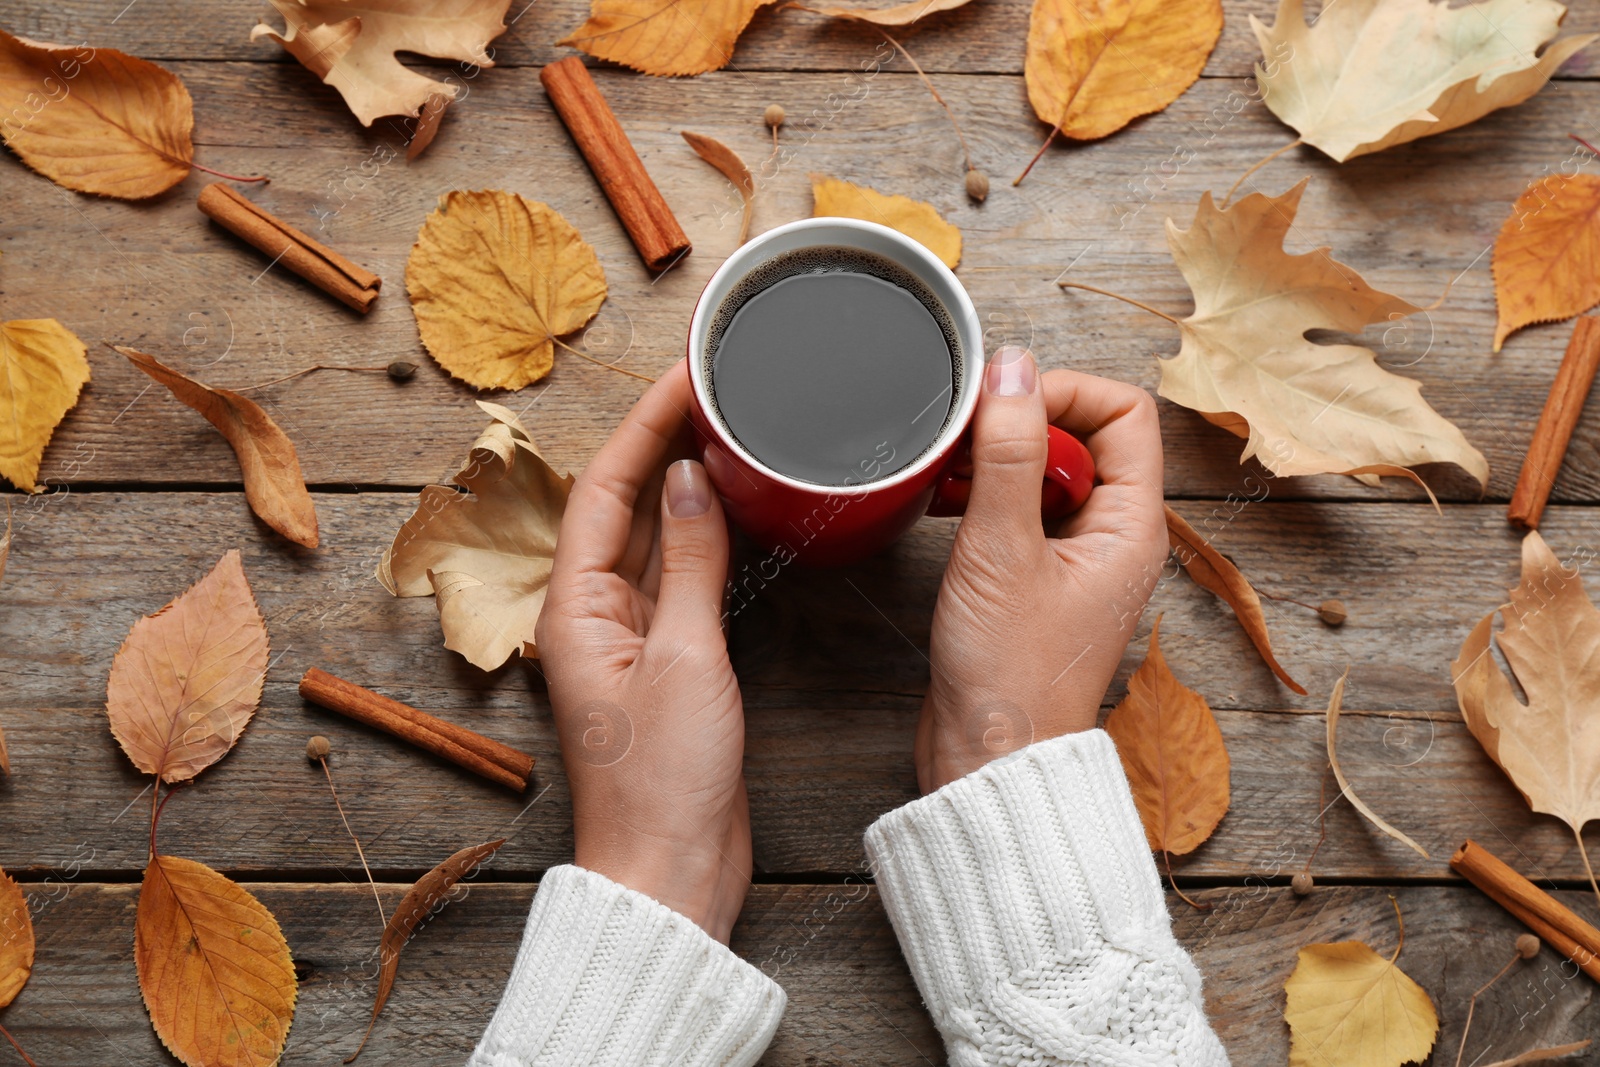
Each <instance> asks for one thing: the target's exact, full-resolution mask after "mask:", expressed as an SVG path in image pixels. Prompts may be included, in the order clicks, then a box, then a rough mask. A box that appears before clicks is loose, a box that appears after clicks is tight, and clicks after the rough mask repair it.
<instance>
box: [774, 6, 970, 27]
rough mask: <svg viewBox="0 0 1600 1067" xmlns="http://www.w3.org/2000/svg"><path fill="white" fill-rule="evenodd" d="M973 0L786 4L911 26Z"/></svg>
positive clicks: (837, 15)
mask: <svg viewBox="0 0 1600 1067" xmlns="http://www.w3.org/2000/svg"><path fill="white" fill-rule="evenodd" d="M970 2H971V0H909V2H908V3H904V4H895V5H894V6H893V7H810V6H808V5H806V4H785V5H784V6H785V7H796V8H799V9H800V10H802V11H810V12H812V13H813V14H816V15H827V16H828V17H829V18H835V19H850V20H851V21H853V22H870V23H872V24H873V25H874V26H909V25H911V24H912V23H913V22H916V21H917V20H918V19H923V18H927V17H928V16H929V15H935V14H938V13H939V12H941V11H954V10H955V9H956V8H958V7H964V6H965V5H966V4H968V3H970Z"/></svg>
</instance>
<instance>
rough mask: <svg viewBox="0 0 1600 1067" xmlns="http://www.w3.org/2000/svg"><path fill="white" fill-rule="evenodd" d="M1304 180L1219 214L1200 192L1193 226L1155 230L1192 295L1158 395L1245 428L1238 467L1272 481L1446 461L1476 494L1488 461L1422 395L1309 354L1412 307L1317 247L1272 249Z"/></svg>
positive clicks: (1372, 362) (1373, 368) (1402, 382)
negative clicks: (1250, 462)
mask: <svg viewBox="0 0 1600 1067" xmlns="http://www.w3.org/2000/svg"><path fill="white" fill-rule="evenodd" d="M1305 187H1306V180H1302V181H1301V182H1300V183H1299V184H1298V185H1296V186H1295V187H1294V188H1293V189H1291V190H1289V191H1288V192H1287V193H1284V194H1283V195H1282V196H1278V197H1268V196H1264V195H1262V194H1260V193H1252V194H1251V195H1249V196H1247V197H1244V198H1243V199H1241V200H1239V201H1238V202H1236V203H1235V204H1233V205H1232V206H1231V207H1228V208H1226V209H1221V210H1219V209H1218V208H1217V207H1216V205H1215V203H1213V201H1212V199H1211V194H1210V193H1209V192H1208V193H1205V194H1204V195H1202V196H1201V198H1200V206H1199V208H1198V209H1197V210H1196V212H1195V220H1194V224H1193V225H1192V226H1190V227H1189V229H1187V230H1182V229H1179V228H1178V227H1177V226H1176V225H1175V224H1174V223H1173V221H1172V220H1171V219H1168V220H1167V242H1168V244H1169V245H1171V247H1172V257H1173V259H1174V260H1175V261H1176V262H1177V265H1178V269H1179V270H1180V271H1182V272H1183V277H1184V280H1185V281H1187V282H1188V283H1189V288H1190V289H1191V290H1192V291H1193V293H1194V299H1195V310H1194V314H1193V315H1190V316H1189V317H1188V318H1187V319H1185V320H1183V321H1182V322H1181V323H1179V324H1178V325H1179V329H1180V330H1181V332H1182V337H1183V344H1182V347H1181V349H1180V350H1179V352H1178V355H1177V356H1175V357H1173V358H1171V359H1164V360H1162V362H1161V387H1160V390H1159V391H1160V394H1161V395H1162V396H1164V397H1166V398H1167V399H1168V400H1171V401H1173V402H1174V403H1176V404H1181V405H1183V406H1184V407H1186V408H1191V409H1193V410H1195V411H1198V412H1201V413H1203V414H1206V415H1207V417H1208V418H1210V417H1213V416H1216V417H1219V418H1220V417H1226V418H1230V419H1233V420H1235V426H1234V427H1233V428H1235V429H1236V430H1237V429H1238V428H1239V425H1238V424H1240V423H1242V424H1244V425H1247V426H1248V431H1249V432H1248V439H1247V443H1246V445H1245V450H1244V455H1243V457H1242V458H1244V459H1249V458H1251V457H1255V458H1256V459H1258V460H1259V461H1260V462H1261V464H1262V465H1263V466H1265V467H1266V468H1267V469H1268V470H1270V471H1271V472H1272V473H1273V474H1274V475H1277V476H1280V477H1285V476H1293V475H1303V474H1342V473H1346V472H1358V471H1363V470H1371V469H1373V468H1375V467H1376V466H1377V465H1381V464H1389V465H1393V466H1399V467H1414V466H1417V465H1418V464H1422V463H1454V464H1456V465H1457V466H1459V467H1461V468H1462V469H1464V470H1466V471H1467V473H1469V474H1471V475H1472V476H1473V477H1474V478H1476V479H1477V480H1478V482H1479V483H1480V484H1484V485H1486V484H1488V478H1489V463H1488V461H1487V460H1486V459H1484V457H1483V453H1481V452H1479V451H1478V450H1477V449H1476V448H1473V447H1472V445H1470V444H1469V443H1468V442H1467V439H1466V437H1464V436H1463V435H1462V433H1461V431H1460V430H1459V429H1457V428H1456V426H1455V425H1454V424H1453V423H1451V422H1449V421H1448V420H1446V419H1445V418H1443V417H1442V416H1441V415H1439V413H1438V412H1436V411H1434V410H1433V408H1431V407H1429V406H1428V404H1427V402H1426V401H1424V400H1423V399H1422V386H1421V385H1420V384H1419V383H1418V382H1416V381H1415V380H1414V379H1411V378H1404V377H1401V376H1400V375H1398V374H1392V373H1390V372H1389V371H1387V370H1385V369H1384V368H1383V367H1381V366H1380V365H1379V364H1378V359H1377V356H1376V355H1375V354H1374V353H1373V352H1372V350H1371V349H1368V348H1363V347H1361V346H1359V345H1349V344H1331V345H1330V344H1314V343H1312V342H1311V341H1308V340H1307V339H1306V336H1305V335H1306V333H1307V332H1308V331H1310V330H1319V329H1320V330H1337V331H1340V332H1343V333H1360V332H1361V331H1362V330H1363V329H1364V328H1365V327H1366V326H1368V325H1369V324H1371V323H1375V322H1387V321H1390V320H1391V319H1396V318H1400V317H1403V316H1406V315H1410V314H1412V313H1413V312H1415V311H1418V310H1420V309H1419V308H1417V307H1416V306H1414V305H1412V304H1410V303H1407V302H1406V301H1404V300H1401V299H1400V298H1399V297H1396V296H1391V295H1390V294H1388V293H1384V292H1380V291H1378V290H1376V289H1374V288H1372V287H1371V286H1370V285H1368V284H1367V283H1366V282H1365V281H1364V280H1363V279H1362V278H1361V276H1360V275H1359V274H1357V273H1356V272H1355V271H1354V270H1352V269H1351V268H1350V267H1348V266H1345V265H1344V264H1342V263H1339V262H1338V261H1337V260H1335V259H1333V257H1332V256H1330V255H1329V254H1328V250H1327V249H1326V248H1319V249H1315V250H1313V251H1311V252H1306V253H1303V254H1300V255H1290V254H1288V253H1286V252H1285V251H1284V250H1283V240H1284V237H1285V236H1286V235H1287V234H1288V232H1289V228H1290V227H1291V225H1293V223H1294V217H1295V213H1296V211H1297V210H1298V209H1299V205H1300V196H1301V194H1302V193H1303V192H1304V191H1305Z"/></svg>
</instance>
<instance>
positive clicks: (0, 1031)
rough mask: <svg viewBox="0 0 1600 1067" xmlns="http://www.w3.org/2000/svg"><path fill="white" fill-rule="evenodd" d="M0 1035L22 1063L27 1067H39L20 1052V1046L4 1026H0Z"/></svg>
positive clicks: (24, 1053)
mask: <svg viewBox="0 0 1600 1067" xmlns="http://www.w3.org/2000/svg"><path fill="white" fill-rule="evenodd" d="M0 1035H3V1036H4V1037H5V1039H6V1040H7V1041H9V1042H11V1047H12V1048H14V1049H16V1050H17V1055H18V1056H21V1057H22V1062H23V1063H26V1064H27V1065H28V1067H39V1065H38V1064H37V1063H34V1062H33V1060H32V1059H31V1058H30V1057H29V1056H28V1054H27V1053H26V1052H24V1051H22V1046H21V1045H19V1044H17V1039H16V1038H14V1037H12V1036H11V1031H10V1030H7V1029H6V1028H5V1027H4V1026H0Z"/></svg>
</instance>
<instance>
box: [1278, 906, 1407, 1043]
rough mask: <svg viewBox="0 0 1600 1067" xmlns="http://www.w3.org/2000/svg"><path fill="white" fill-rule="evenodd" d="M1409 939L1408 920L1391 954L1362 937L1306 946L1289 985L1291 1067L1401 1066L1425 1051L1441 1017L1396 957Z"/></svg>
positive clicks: (1287, 1017) (1286, 987) (1286, 985)
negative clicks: (1334, 1065) (1375, 948)
mask: <svg viewBox="0 0 1600 1067" xmlns="http://www.w3.org/2000/svg"><path fill="white" fill-rule="evenodd" d="M1390 899H1393V898H1390ZM1399 914H1400V906H1399V905H1398V904H1396V905H1395V915H1396V916H1398V915H1399ZM1405 943H1406V940H1405V926H1404V925H1403V924H1402V925H1401V927H1400V943H1399V944H1398V945H1396V946H1395V950H1394V955H1393V956H1390V957H1389V958H1388V959H1384V958H1383V957H1382V956H1380V955H1378V954H1377V953H1376V952H1374V951H1372V949H1371V948H1370V947H1369V946H1367V945H1366V944H1365V943H1363V942H1360V941H1338V942H1335V943H1333V944H1318V945H1307V946H1306V947H1305V948H1303V949H1301V950H1300V959H1299V962H1298V963H1296V964H1295V968H1294V973H1293V974H1291V975H1290V976H1289V980H1288V981H1287V982H1285V983H1284V986H1283V990H1284V992H1285V993H1286V994H1288V1005H1287V1007H1286V1009H1285V1010H1284V1013H1283V1018H1284V1021H1285V1022H1287V1023H1288V1024H1289V1067H1328V1064H1329V1063H1338V1064H1339V1065H1340V1067H1400V1065H1401V1064H1403V1063H1412V1062H1417V1063H1420V1062H1422V1061H1423V1060H1424V1059H1426V1058H1427V1056H1428V1052H1429V1050H1431V1049H1432V1048H1433V1042H1434V1039H1435V1038H1436V1037H1438V1035H1439V1016H1438V1015H1437V1014H1436V1013H1435V1012H1434V1010H1433V1001H1432V1000H1430V999H1428V994H1427V992H1426V991H1424V990H1423V988H1422V987H1421V986H1419V985H1417V983H1416V982H1414V981H1412V980H1411V977H1410V976H1409V975H1407V974H1406V973H1405V972H1404V971H1402V970H1401V969H1400V968H1399V966H1397V965H1396V963H1395V961H1396V960H1398V959H1399V958H1400V950H1401V949H1402V948H1404V947H1405Z"/></svg>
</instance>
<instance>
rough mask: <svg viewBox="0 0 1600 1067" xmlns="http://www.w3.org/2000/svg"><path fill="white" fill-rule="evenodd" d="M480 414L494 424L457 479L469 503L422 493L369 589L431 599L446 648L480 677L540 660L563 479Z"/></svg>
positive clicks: (504, 414)
mask: <svg viewBox="0 0 1600 1067" xmlns="http://www.w3.org/2000/svg"><path fill="white" fill-rule="evenodd" d="M479 406H480V407H482V408H483V409H484V410H485V411H486V412H488V413H489V414H490V415H491V416H492V417H493V418H494V419H495V421H494V422H493V423H491V424H490V425H489V427H488V428H487V429H486V430H484V432H483V434H482V435H481V436H480V437H479V438H478V440H477V441H475V442H474V443H473V446H472V451H471V453H470V454H469V455H468V457H467V462H466V464H465V465H464V466H463V467H462V469H461V472H460V473H459V474H457V475H456V481H457V482H458V483H459V484H460V485H462V486H464V487H466V488H467V489H469V490H470V491H471V492H472V494H473V495H472V496H465V495H463V494H461V493H458V492H456V491H455V490H453V489H449V488H447V487H445V486H442V485H430V486H427V487H426V488H424V489H423V490H422V495H421V498H420V501H419V504H418V507H417V510H416V513H415V514H413V515H412V516H411V517H410V518H409V519H407V520H406V522H405V525H404V526H402V527H401V528H400V532H399V533H398V534H396V535H395V539H394V544H393V545H391V546H390V547H389V549H388V550H387V551H386V552H385V553H384V555H383V559H382V560H381V561H380V562H379V564H378V580H379V581H381V582H382V583H383V585H384V587H385V588H386V589H388V590H389V592H390V593H392V594H394V595H395V596H433V595H437V600H438V608H439V625H440V627H441V628H442V629H443V631H444V636H445V647H446V648H448V649H450V650H452V651H454V652H459V653H461V655H463V656H465V657H466V658H467V660H468V661H469V662H471V663H472V664H473V665H475V666H477V667H481V668H482V669H484V670H486V671H487V670H494V669H495V668H496V667H499V666H500V665H501V664H503V663H505V661H506V660H508V659H510V658H511V657H512V656H514V655H517V654H518V653H521V654H522V655H525V656H537V655H538V654H539V650H538V648H537V647H536V646H535V644H534V640H533V634H534V628H535V626H536V625H537V623H538V621H539V612H540V610H541V609H542V608H543V607H544V597H545V587H546V586H547V585H548V584H549V581H550V568H551V565H552V562H553V560H554V558H555V549H556V534H557V533H558V532H559V530H560V529H561V516H562V515H563V514H564V513H565V511H566V507H567V494H568V493H569V492H571V489H572V476H571V475H565V476H561V475H557V474H556V472H555V471H554V470H552V469H551V467H550V465H549V464H548V463H546V462H545V461H544V458H543V457H542V456H540V455H539V453H538V450H537V449H535V448H534V447H533V444H532V441H531V440H530V438H529V437H528V432H527V430H525V429H523V427H522V424H521V423H519V422H518V421H517V419H516V416H515V415H513V414H512V413H511V412H509V411H507V410H506V409H505V408H503V407H500V406H499V405H498V404H486V403H481V402H480V404H479Z"/></svg>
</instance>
